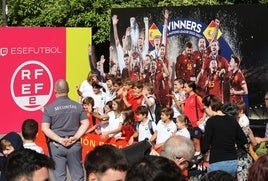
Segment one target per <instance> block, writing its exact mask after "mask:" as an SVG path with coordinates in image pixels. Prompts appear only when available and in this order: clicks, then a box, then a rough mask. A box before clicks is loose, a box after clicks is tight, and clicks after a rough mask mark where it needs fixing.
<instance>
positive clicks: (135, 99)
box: [128, 96, 143, 122]
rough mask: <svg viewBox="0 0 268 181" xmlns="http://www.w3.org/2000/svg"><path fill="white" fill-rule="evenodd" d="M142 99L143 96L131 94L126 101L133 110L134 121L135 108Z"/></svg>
mask: <svg viewBox="0 0 268 181" xmlns="http://www.w3.org/2000/svg"><path fill="white" fill-rule="evenodd" d="M142 100H143V96H139V97H135V96H132V97H131V98H130V99H129V100H128V103H129V104H131V109H132V110H133V112H134V120H135V122H137V121H138V119H137V115H136V113H135V112H136V109H137V108H138V107H139V106H141V103H142Z"/></svg>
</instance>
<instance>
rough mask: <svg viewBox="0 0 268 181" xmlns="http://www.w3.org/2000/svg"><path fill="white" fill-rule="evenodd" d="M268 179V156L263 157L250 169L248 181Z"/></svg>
mask: <svg viewBox="0 0 268 181" xmlns="http://www.w3.org/2000/svg"><path fill="white" fill-rule="evenodd" d="M267 178H268V154H266V155H263V156H261V157H260V158H259V159H258V160H257V161H256V162H255V163H253V165H252V166H251V167H250V168H249V173H248V181H266V180H267Z"/></svg>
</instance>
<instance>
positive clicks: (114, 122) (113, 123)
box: [108, 111, 124, 137]
mask: <svg viewBox="0 0 268 181" xmlns="http://www.w3.org/2000/svg"><path fill="white" fill-rule="evenodd" d="M108 116H109V125H108V127H109V131H112V130H115V129H117V128H118V127H119V124H120V123H121V124H123V122H124V119H123V116H122V114H120V116H118V117H117V116H116V115H115V112H114V111H111V112H109V113H108ZM121 135H122V132H119V133H114V134H109V137H119V136H121Z"/></svg>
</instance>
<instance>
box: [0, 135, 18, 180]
mask: <svg viewBox="0 0 268 181" xmlns="http://www.w3.org/2000/svg"><path fill="white" fill-rule="evenodd" d="M20 149H23V141H22V139H21V137H20V135H19V134H18V133H15V132H9V133H8V134H6V135H5V136H4V137H3V138H1V140H0V152H1V153H2V154H3V156H0V166H1V167H0V181H5V180H6V178H5V176H4V174H3V171H4V170H3V169H4V166H5V162H6V159H7V157H8V156H9V154H10V153H12V152H13V151H15V150H20Z"/></svg>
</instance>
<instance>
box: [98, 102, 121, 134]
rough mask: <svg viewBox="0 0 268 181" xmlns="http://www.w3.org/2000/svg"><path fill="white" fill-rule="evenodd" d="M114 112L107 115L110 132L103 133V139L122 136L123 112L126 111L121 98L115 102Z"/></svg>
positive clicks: (113, 105)
mask: <svg viewBox="0 0 268 181" xmlns="http://www.w3.org/2000/svg"><path fill="white" fill-rule="evenodd" d="M112 107H113V111H110V112H108V113H107V114H106V117H108V119H109V124H108V131H103V132H102V133H101V135H102V136H103V137H107V136H109V137H120V136H121V135H122V132H121V130H122V125H123V122H124V120H123V116H122V111H123V109H124V102H123V100H122V99H121V98H115V99H114V100H113V104H112Z"/></svg>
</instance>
